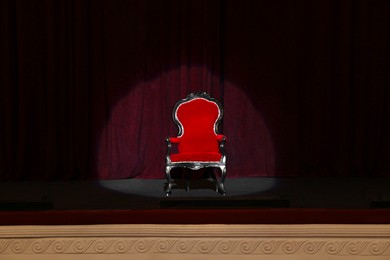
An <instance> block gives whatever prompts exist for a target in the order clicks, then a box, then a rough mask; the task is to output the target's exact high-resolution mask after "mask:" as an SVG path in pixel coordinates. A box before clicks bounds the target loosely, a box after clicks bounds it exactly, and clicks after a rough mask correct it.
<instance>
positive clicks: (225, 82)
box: [0, 0, 390, 180]
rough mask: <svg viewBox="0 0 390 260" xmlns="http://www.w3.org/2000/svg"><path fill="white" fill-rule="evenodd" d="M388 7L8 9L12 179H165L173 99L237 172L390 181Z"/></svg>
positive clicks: (4, 13)
mask: <svg viewBox="0 0 390 260" xmlns="http://www.w3.org/2000/svg"><path fill="white" fill-rule="evenodd" d="M389 13H390V4H389V2H388V1H368V0H366V1H352V0H351V1H303V0H298V1H293V0H290V1H236V0H232V1H213V0H211V1H210V0H205V1H169V0H164V1H145V0H139V1H126V0H123V1H119V0H116V1H103V0H98V1H87V0H84V1H77V0H73V1H72V0H67V1H65V0H59V1H49V0H47V1H22V0H19V1H15V0H5V1H1V3H0V37H1V41H0V79H1V90H0V91H1V92H0V93H1V94H0V102H1V103H0V107H1V111H0V179H2V180H58V179H62V180H67V179H121V178H133V177H139V178H164V154H165V143H164V139H165V137H166V136H173V135H175V134H176V133H177V129H176V127H175V125H174V124H173V122H172V120H171V111H172V108H173V105H174V103H175V102H176V101H177V100H178V99H180V98H184V97H185V96H186V95H187V94H188V93H190V92H193V91H206V92H209V93H210V94H211V95H212V96H213V97H215V98H217V99H219V100H220V101H221V103H222V104H223V106H224V108H225V117H224V121H223V127H222V132H223V133H224V134H225V135H226V136H227V137H228V143H227V147H226V148H227V156H228V157H227V159H228V168H227V169H228V176H229V177H245V176H271V177H272V176H390V149H389V147H390V138H389V135H388V133H389V132H390V124H389V118H390V107H389V101H390V100H389V99H390V96H389V87H388V86H389V85H390V84H389V83H390V78H389V72H390V62H389V60H390V54H389V47H388V46H390V40H389V39H390V38H389V35H390V28H389V24H390V23H389V21H390V15H389Z"/></svg>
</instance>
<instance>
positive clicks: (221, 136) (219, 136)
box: [217, 135, 227, 142]
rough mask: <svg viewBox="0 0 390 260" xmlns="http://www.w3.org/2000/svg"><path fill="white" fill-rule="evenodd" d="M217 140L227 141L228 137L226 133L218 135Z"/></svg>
mask: <svg viewBox="0 0 390 260" xmlns="http://www.w3.org/2000/svg"><path fill="white" fill-rule="evenodd" d="M217 140H218V141H219V142H222V141H223V142H226V141H227V138H226V136H224V135H217Z"/></svg>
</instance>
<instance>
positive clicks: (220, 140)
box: [217, 135, 227, 163]
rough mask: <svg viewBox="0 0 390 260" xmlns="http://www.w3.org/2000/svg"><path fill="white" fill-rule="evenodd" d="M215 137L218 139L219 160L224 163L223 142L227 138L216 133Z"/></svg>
mask: <svg viewBox="0 0 390 260" xmlns="http://www.w3.org/2000/svg"><path fill="white" fill-rule="evenodd" d="M217 139H218V141H219V152H220V153H221V155H222V158H221V162H223V163H226V152H225V144H226V141H227V138H226V136H224V135H217Z"/></svg>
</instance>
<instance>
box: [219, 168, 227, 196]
mask: <svg viewBox="0 0 390 260" xmlns="http://www.w3.org/2000/svg"><path fill="white" fill-rule="evenodd" d="M219 168H220V169H221V172H222V175H221V180H220V183H219V193H221V194H222V195H223V196H225V195H226V191H225V178H226V166H220V167H219Z"/></svg>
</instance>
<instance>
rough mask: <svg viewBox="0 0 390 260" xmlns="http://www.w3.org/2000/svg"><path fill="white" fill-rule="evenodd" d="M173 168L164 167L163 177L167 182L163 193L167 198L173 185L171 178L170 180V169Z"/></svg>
mask: <svg viewBox="0 0 390 260" xmlns="http://www.w3.org/2000/svg"><path fill="white" fill-rule="evenodd" d="M172 168H173V167H172V166H166V167H165V176H166V178H167V182H168V185H167V189H166V190H165V193H166V195H167V196H169V195H171V193H172V192H171V190H172V185H173V182H172V178H171V169H172Z"/></svg>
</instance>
